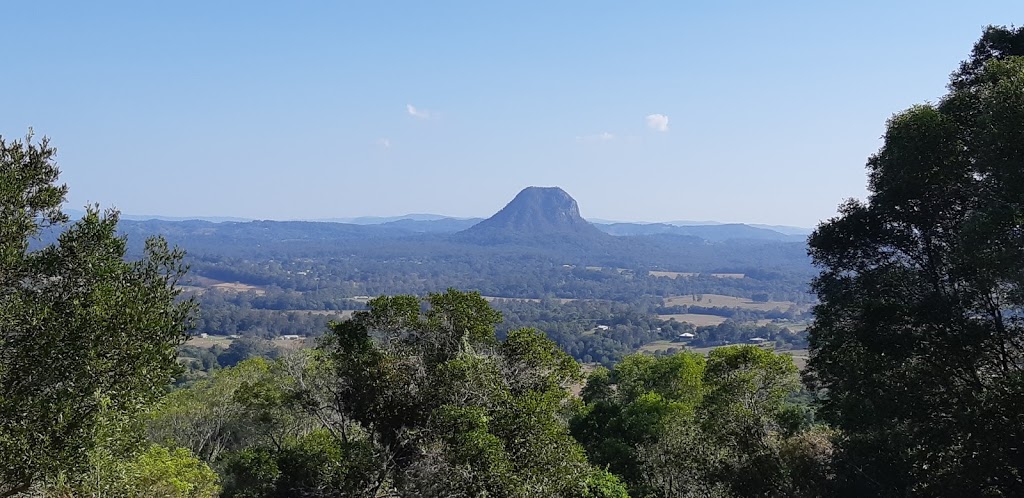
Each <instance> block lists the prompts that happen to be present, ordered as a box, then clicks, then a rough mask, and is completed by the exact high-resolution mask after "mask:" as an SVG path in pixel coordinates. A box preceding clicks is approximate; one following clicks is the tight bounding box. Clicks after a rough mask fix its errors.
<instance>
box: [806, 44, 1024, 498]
mask: <svg viewBox="0 0 1024 498" xmlns="http://www.w3.org/2000/svg"><path fill="white" fill-rule="evenodd" d="M1021 55H1024V31H1022V30H1020V29H1016V30H1011V29H1005V28H989V29H988V30H987V31H986V33H985V35H984V36H983V38H982V40H981V41H980V42H979V43H978V45H977V46H976V47H975V50H974V52H973V57H972V59H970V60H968V61H967V62H965V63H964V64H963V66H962V67H961V70H960V71H959V72H957V73H956V74H954V75H953V79H952V82H951V85H950V88H951V91H950V93H949V94H948V95H947V96H946V97H944V98H943V99H942V100H941V101H940V102H939V103H938V104H937V105H921V106H915V107H913V108H911V109H909V110H907V111H904V112H902V113H900V114H898V115H896V116H894V117H893V118H892V119H891V120H890V121H889V123H888V128H887V131H886V134H885V137H884V138H885V143H884V145H883V147H882V148H881V150H880V151H879V152H878V153H877V154H875V155H874V156H872V157H871V159H870V160H869V161H868V170H869V173H870V177H869V185H868V187H869V191H870V196H869V198H868V200H867V201H866V202H860V201H853V200H851V201H847V202H846V203H845V204H843V205H842V206H841V208H840V215H839V216H838V217H837V218H834V219H832V220H830V221H829V222H827V223H824V224H823V225H821V226H820V227H818V229H817V230H816V231H815V233H814V234H813V235H812V236H811V239H810V253H811V256H812V257H813V258H814V261H815V263H816V264H817V265H818V266H819V267H820V268H821V274H820V275H819V276H818V277H817V278H816V279H815V281H814V284H813V286H814V290H815V291H816V292H817V293H818V296H819V298H820V300H821V304H820V305H818V306H817V308H816V310H815V323H814V325H813V326H812V327H811V332H810V340H811V350H812V357H811V361H810V365H809V367H810V370H809V374H808V377H807V378H808V380H809V382H810V383H811V384H812V385H813V386H815V387H817V388H820V389H824V392H825V393H826V397H825V399H824V401H823V402H822V413H823V415H824V416H825V417H827V419H828V420H830V421H831V422H833V423H834V424H836V426H838V428H840V429H841V430H842V431H843V437H842V438H841V440H840V441H841V446H842V449H843V450H844V454H843V459H842V462H843V467H842V470H844V474H845V476H846V479H847V481H848V483H847V485H846V486H844V488H845V489H846V490H848V491H849V493H850V494H851V495H854V496H866V495H881V496H906V495H923V496H979V495H987V496H1021V495H1024V474H1022V471H1021V469H1024V320H1022V317H1024V287H1022V284H1024V263H1022V262H1024V230H1022V227H1024V58H1022V57H1020V56H1021Z"/></svg>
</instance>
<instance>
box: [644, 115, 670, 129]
mask: <svg viewBox="0 0 1024 498" xmlns="http://www.w3.org/2000/svg"><path fill="white" fill-rule="evenodd" d="M644 119H645V120H646V121H647V127H648V128H650V129H652V130H654V131H668V116H666V115H664V114H650V115H648V116H647V117H646V118H644Z"/></svg>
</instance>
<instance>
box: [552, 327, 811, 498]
mask: <svg viewBox="0 0 1024 498" xmlns="http://www.w3.org/2000/svg"><path fill="white" fill-rule="evenodd" d="M798 388H799V377H798V376H797V370H796V367H795V366H794V365H793V361H792V358H790V357H789V356H784V355H777V354H775V353H772V352H771V351H768V350H765V349H763V348H759V347H756V346H729V347H722V348H717V349H715V350H714V351H712V352H711V354H710V355H709V358H708V359H707V360H705V359H704V358H703V357H702V356H700V355H698V354H696V353H680V354H676V355H672V356H664V357H658V358H656V357H651V356H647V355H641V354H636V355H631V356H627V357H626V358H624V359H623V361H622V362H620V363H619V364H618V365H616V366H615V369H614V370H613V371H611V372H609V371H607V370H603V369H599V370H597V371H595V372H593V373H592V374H591V376H590V378H589V380H588V382H587V386H586V387H585V388H584V390H583V398H584V401H585V402H586V407H585V409H584V411H583V412H582V413H581V414H580V415H579V416H577V417H576V418H575V419H574V420H573V423H572V431H573V434H574V435H575V436H576V437H577V439H579V440H580V442H581V443H582V444H583V445H584V447H585V448H586V450H587V453H588V455H589V456H590V458H591V460H592V461H593V462H594V463H596V464H599V465H607V466H608V469H609V470H610V471H611V472H613V473H615V474H617V475H620V476H622V478H623V480H624V481H625V482H626V483H627V484H629V486H630V491H631V493H632V494H633V495H634V496H651V497H680V496H683V497H689V496H694V497H696V496H815V495H814V494H813V492H812V491H808V490H818V489H822V486H819V484H821V481H822V478H821V477H820V476H814V475H813V472H812V471H816V470H818V469H819V468H820V466H817V467H816V466H814V465H812V464H813V463H816V462H819V461H821V460H822V459H821V458H817V459H815V458H814V457H813V454H811V453H812V450H815V449H817V448H818V447H815V446H812V445H809V444H808V445H800V444H795V443H792V444H790V443H789V441H794V438H797V437H803V434H805V432H806V431H805V427H802V426H799V424H796V425H794V424H793V423H792V422H791V417H790V413H791V412H792V411H794V410H795V409H796V407H794V406H793V404H792V403H791V401H790V399H791V397H792V396H793V395H794V394H795V393H796V392H797V390H798ZM783 448H786V451H787V452H788V453H785V455H786V456H785V457H783ZM819 453H820V452H819ZM828 455H830V453H828ZM825 460H826V461H827V458H826V459H825ZM797 464H799V465H802V466H798V465H797ZM790 467H792V468H790ZM808 469H810V470H808ZM804 479H806V480H807V481H808V482H807V483H806V486H805V487H804V488H800V487H798V486H797V485H796V484H797V481H802V480H804ZM805 488H806V489H805Z"/></svg>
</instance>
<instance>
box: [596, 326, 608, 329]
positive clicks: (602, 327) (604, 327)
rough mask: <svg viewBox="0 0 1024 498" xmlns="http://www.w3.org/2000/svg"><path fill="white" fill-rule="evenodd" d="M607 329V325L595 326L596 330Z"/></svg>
mask: <svg viewBox="0 0 1024 498" xmlns="http://www.w3.org/2000/svg"><path fill="white" fill-rule="evenodd" d="M608 328H609V327H608V326H607V325H598V326H597V330H608Z"/></svg>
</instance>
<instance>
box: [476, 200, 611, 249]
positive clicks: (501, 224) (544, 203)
mask: <svg viewBox="0 0 1024 498" xmlns="http://www.w3.org/2000/svg"><path fill="white" fill-rule="evenodd" d="M459 235H461V236H462V237H461V238H469V239H474V240H478V241H484V240H492V241H508V240H513V239H533V238H536V237H537V236H543V237H550V238H557V239H560V240H563V241H564V240H566V239H581V240H604V239H607V238H609V237H611V236H609V235H608V234H605V233H604V232H602V231H600V230H598V229H597V227H595V226H594V225H592V224H590V222H588V221H587V220H585V219H583V217H582V216H580V208H579V205H577V204H576V200H575V199H573V198H572V196H570V195H569V194H567V193H566V192H565V191H564V190H562V189H560V188H558V187H527V188H525V189H523V190H522V191H521V192H519V194H518V195H516V197H515V198H514V199H512V202H509V203H508V205H506V206H505V207H504V208H502V210H501V211H498V212H497V213H495V215H494V216H491V217H490V218H487V219H486V220H484V221H481V222H480V223H477V224H476V225H474V226H472V227H470V228H468V229H466V230H464V231H462V232H461V233H460V234H459Z"/></svg>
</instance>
